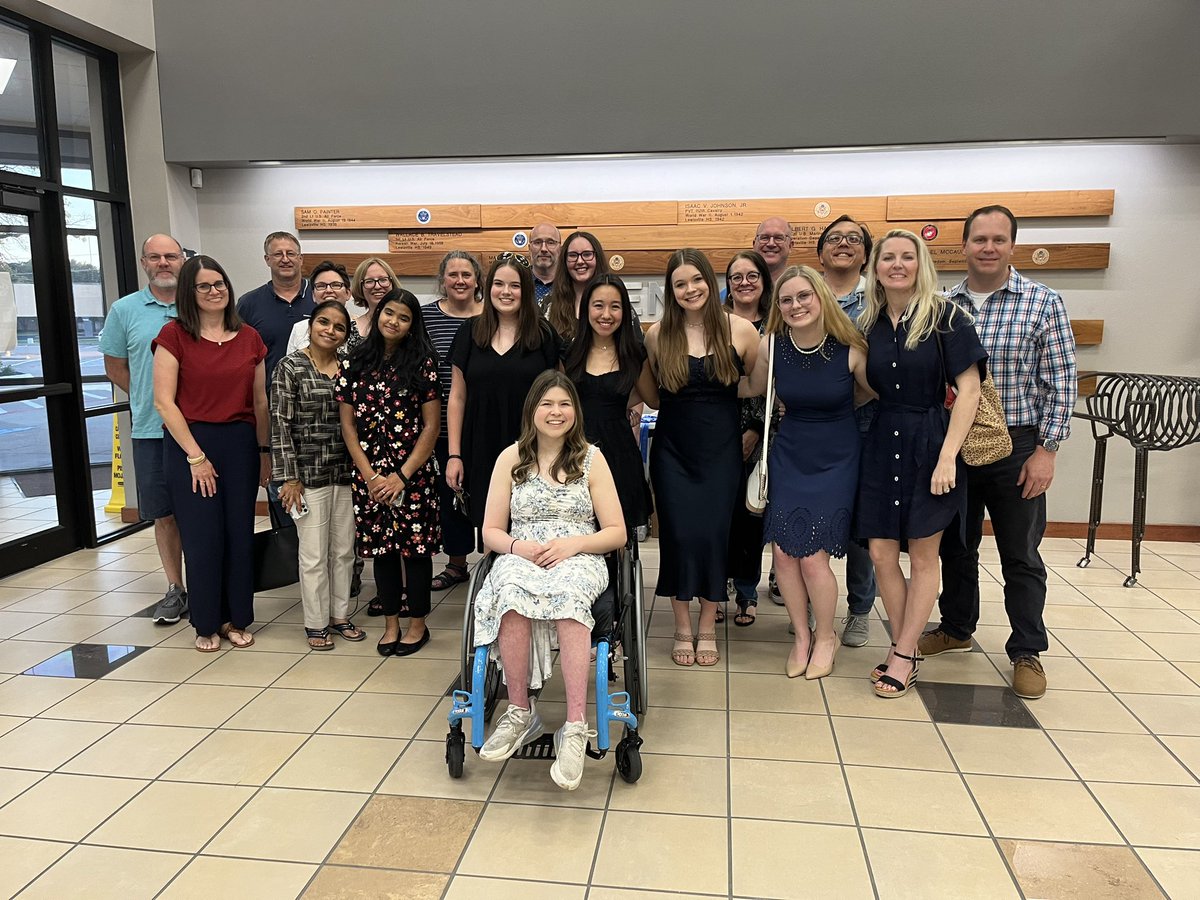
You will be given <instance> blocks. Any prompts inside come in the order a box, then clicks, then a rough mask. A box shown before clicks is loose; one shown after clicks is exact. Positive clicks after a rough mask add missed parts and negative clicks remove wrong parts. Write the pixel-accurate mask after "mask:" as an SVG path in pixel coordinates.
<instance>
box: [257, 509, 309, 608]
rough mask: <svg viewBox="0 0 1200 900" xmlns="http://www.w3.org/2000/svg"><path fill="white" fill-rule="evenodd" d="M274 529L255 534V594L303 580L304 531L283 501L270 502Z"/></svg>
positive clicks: (272, 527)
mask: <svg viewBox="0 0 1200 900" xmlns="http://www.w3.org/2000/svg"><path fill="white" fill-rule="evenodd" d="M267 508H268V509H269V510H270V511H271V530H270V531H259V532H256V533H255V535H254V593H256V594H257V593H258V592H259V591H270V590H273V589H275V588H281V587H287V586H288V585H289V584H295V583H296V582H297V581H299V580H300V533H299V532H298V531H297V530H296V523H295V522H293V521H292V520H291V518H290V517H289V516H287V515H285V514H284V513H283V512H282V508H283V505H282V504H281V503H278V502H275V501H271V502H268V503H267Z"/></svg>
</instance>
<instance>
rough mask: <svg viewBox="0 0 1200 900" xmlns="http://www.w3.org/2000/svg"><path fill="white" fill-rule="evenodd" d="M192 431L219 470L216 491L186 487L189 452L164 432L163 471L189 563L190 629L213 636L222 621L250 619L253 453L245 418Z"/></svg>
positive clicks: (241, 623)
mask: <svg viewBox="0 0 1200 900" xmlns="http://www.w3.org/2000/svg"><path fill="white" fill-rule="evenodd" d="M191 431H192V437H194V438H195V439H196V443H197V444H199V445H200V449H201V450H203V451H204V453H205V455H206V456H207V457H208V459H209V460H210V461H211V462H212V464H213V468H214V469H216V471H217V476H218V477H217V492H216V494H215V495H214V496H212V497H204V496H202V495H201V494H200V492H199V491H195V492H193V491H192V467H191V466H189V465H188V462H187V454H186V453H184V452H183V448H182V447H180V446H179V445H178V444H177V443H175V439H174V438H172V437H171V435H170V433H169V432H167V431H166V430H165V429H164V430H163V435H164V438H165V439H164V440H163V473H164V475H165V477H166V481H167V488H168V490H170V492H171V507H172V509H174V511H175V520H176V521H177V522H178V523H179V537H180V539H181V540H182V541H183V558H184V559H185V560H186V561H187V586H188V605H189V607H190V609H191V622H192V626H193V627H194V628H195V629H196V634H201V635H210V634H216V633H217V631H218V629H220V627H221V626H222V625H224V624H225V623H226V622H231V623H233V625H234V627H235V628H247V627H249V625H250V623H252V622H253V621H254V499H255V497H256V496H257V495H258V472H259V455H258V440H257V439H256V437H255V432H254V426H253V425H251V424H250V423H249V422H229V423H225V424H212V423H206V422H195V423H192V425H191Z"/></svg>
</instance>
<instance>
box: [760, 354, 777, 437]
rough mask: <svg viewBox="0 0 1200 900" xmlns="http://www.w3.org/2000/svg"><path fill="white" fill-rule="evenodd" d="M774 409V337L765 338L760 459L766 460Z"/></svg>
mask: <svg viewBox="0 0 1200 900" xmlns="http://www.w3.org/2000/svg"><path fill="white" fill-rule="evenodd" d="M774 409H775V335H771V336H770V337H769V338H767V410H766V412H765V413H763V440H762V458H763V459H766V458H767V444H768V443H769V442H770V440H771V413H772V412H773V411H774Z"/></svg>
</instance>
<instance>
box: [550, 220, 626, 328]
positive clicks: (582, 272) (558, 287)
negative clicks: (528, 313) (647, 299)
mask: <svg viewBox="0 0 1200 900" xmlns="http://www.w3.org/2000/svg"><path fill="white" fill-rule="evenodd" d="M608 273H609V268H608V257H607V256H606V255H605V253H604V248H603V247H601V246H600V239H599V238H597V237H596V236H595V235H594V234H591V233H590V232H587V231H576V232H575V233H574V234H572V235H570V236H569V237H568V238H567V239H566V241H564V242H563V245H562V251H561V256H560V257H559V260H558V269H557V271H556V272H555V273H554V285H553V287H551V289H550V296H549V297H547V298H546V303H545V304H544V305H543V307H542V312H543V313H544V314H545V316H546V320H547V321H548V322H549V323H550V325H551V327H552V328H553V329H554V330H555V331H557V332H558V334H559V336H560V337H562V339H563V340H564V341H569V340H570V339H571V338H573V337H574V336H575V325H576V323H577V322H578V321H579V305H580V301H581V300H582V299H583V289H584V288H585V287H587V284H588V282H589V281H591V280H592V279H593V278H597V277H599V276H601V275H607V274H608ZM631 311H632V307H631ZM633 324H634V325H636V326H637V330H636V335H637V338H638V340H639V341H641V340H642V323H641V320H640V319H639V318H638V315H637V313H636V312H633Z"/></svg>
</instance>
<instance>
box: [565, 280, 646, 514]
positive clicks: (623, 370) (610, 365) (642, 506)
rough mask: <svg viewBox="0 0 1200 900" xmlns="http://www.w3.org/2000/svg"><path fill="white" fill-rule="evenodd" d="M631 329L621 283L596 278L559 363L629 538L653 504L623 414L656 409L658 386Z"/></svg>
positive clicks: (626, 296) (626, 294)
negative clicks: (608, 474) (608, 472)
mask: <svg viewBox="0 0 1200 900" xmlns="http://www.w3.org/2000/svg"><path fill="white" fill-rule="evenodd" d="M635 327H636V326H635V325H634V324H633V307H632V306H631V305H630V303H629V291H628V290H627V289H626V287H625V282H623V281H622V280H621V279H620V278H618V277H617V276H616V275H597V276H596V277H595V278H593V279H592V281H591V282H590V283H589V284H588V286H587V288H586V289H585V290H584V292H583V301H582V303H581V304H580V306H579V324H578V325H577V326H576V328H575V340H574V341H572V342H571V345H570V347H568V349H567V352H566V354H565V355H564V358H563V370H564V371H565V372H566V374H567V377H568V378H570V379H571V381H572V382H573V383H574V384H575V387H576V389H577V390H578V391H579V402H580V407H579V411H580V413H581V414H582V417H583V428H584V433H585V434H586V436H587V439H588V442H589V443H592V444H595V445H596V446H597V447H599V448H600V449H601V450H602V451H603V452H604V456H605V459H607V460H608V464H609V467H610V468H611V469H612V473H613V478H614V479H615V481H616V485H617V493H618V494H619V495H620V497H621V509H622V511H623V513H624V515H625V529H626V531H627V532H628V533H629V534H630V535H631V536H632V535H633V534H634V530H635V529H636V528H638V527H639V526H642V525H645V524H646V523H647V522H649V520H650V510H651V507H652V501H651V499H650V487H649V485H648V484H646V473H645V467H644V466H643V464H642V454H641V451H640V449H639V448H638V442H637V438H635V437H634V436H633V432H632V431H630V429H629V421H628V419H627V418H626V410H627V409H629V407H630V406H632V405H636V404H638V403H641V402H642V401H643V400H645V401H646V402H648V403H650V404H651V405H652V406H657V405H658V386H657V385H656V384H655V383H654V374H653V373H652V372H651V371H650V363H649V362H648V361H647V359H646V348H645V345H644V344H643V343H642V342H641V341H639V340H638V339H637V338H636V337H635V336H634V333H633V331H634V328H635Z"/></svg>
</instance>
